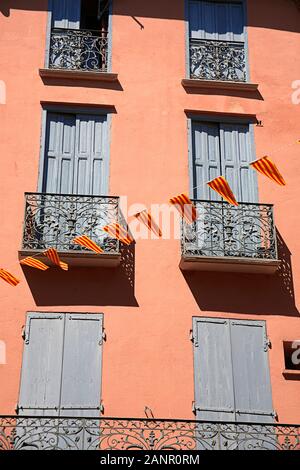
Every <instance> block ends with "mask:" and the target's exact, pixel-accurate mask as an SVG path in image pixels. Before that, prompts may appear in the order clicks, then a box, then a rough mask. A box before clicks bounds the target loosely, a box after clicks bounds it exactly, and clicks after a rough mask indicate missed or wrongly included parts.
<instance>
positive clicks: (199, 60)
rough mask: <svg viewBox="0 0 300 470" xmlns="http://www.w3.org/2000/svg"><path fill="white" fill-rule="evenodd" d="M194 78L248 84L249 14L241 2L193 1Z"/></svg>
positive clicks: (192, 63) (190, 34) (191, 41)
mask: <svg viewBox="0 0 300 470" xmlns="http://www.w3.org/2000/svg"><path fill="white" fill-rule="evenodd" d="M189 37H190V51H189V52H190V77H191V78H195V79H202V80H221V81H222V80H225V81H227V80H229V81H237V82H244V81H246V75H247V74H246V58H245V55H246V53H245V12H244V3H243V2H238V1H231V2H225V1H213V0H208V1H204V0H190V1H189Z"/></svg>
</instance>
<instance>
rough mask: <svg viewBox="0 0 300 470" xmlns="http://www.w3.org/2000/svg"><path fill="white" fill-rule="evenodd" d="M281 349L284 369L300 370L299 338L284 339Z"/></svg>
mask: <svg viewBox="0 0 300 470" xmlns="http://www.w3.org/2000/svg"><path fill="white" fill-rule="evenodd" d="M283 350H284V363H285V369H286V370H292V371H298V372H300V340H298V341H284V342H283Z"/></svg>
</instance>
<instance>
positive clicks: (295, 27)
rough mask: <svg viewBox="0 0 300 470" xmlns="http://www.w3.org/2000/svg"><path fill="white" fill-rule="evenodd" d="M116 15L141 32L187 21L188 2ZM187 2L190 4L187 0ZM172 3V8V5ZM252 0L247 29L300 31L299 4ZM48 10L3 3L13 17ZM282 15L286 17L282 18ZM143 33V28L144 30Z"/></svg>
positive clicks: (161, 0)
mask: <svg viewBox="0 0 300 470" xmlns="http://www.w3.org/2000/svg"><path fill="white" fill-rule="evenodd" d="M112 1H113V14H114V15H120V16H128V17H131V18H130V21H134V22H136V26H137V27H138V28H141V23H142V22H141V21H140V19H141V18H162V19H168V20H182V21H183V20H185V0H177V1H175V2H174V1H173V2H170V0H152V1H151V2H150V1H145V2H141V1H140V0H126V2H124V0H112ZM186 1H187V0H186ZM171 3H172V5H171ZM271 3H272V9H271V10H270V8H271V7H270V0H251V2H247V4H248V26H250V27H255V28H268V29H278V30H281V31H300V22H299V9H300V8H299V7H300V2H299V0H272V2H271ZM11 9H12V10H37V11H39V10H40V11H46V10H48V0H26V1H25V0H1V2H0V12H1V13H2V14H3V15H5V16H9V15H10V10H11ZM283 11H285V12H286V14H283ZM142 29H144V25H143V28H142Z"/></svg>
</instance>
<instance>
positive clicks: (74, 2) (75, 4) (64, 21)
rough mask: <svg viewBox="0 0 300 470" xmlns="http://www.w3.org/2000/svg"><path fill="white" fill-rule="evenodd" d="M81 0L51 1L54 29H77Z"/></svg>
mask: <svg viewBox="0 0 300 470" xmlns="http://www.w3.org/2000/svg"><path fill="white" fill-rule="evenodd" d="M80 11H81V0H52V25H53V27H54V28H64V29H65V28H66V29H79V27H80Z"/></svg>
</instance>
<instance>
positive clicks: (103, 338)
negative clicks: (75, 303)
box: [99, 328, 106, 346]
mask: <svg viewBox="0 0 300 470" xmlns="http://www.w3.org/2000/svg"><path fill="white" fill-rule="evenodd" d="M103 341H106V332H105V329H104V328H103V329H102V334H101V339H100V341H99V345H100V346H101V345H102V344H103Z"/></svg>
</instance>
